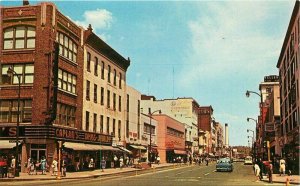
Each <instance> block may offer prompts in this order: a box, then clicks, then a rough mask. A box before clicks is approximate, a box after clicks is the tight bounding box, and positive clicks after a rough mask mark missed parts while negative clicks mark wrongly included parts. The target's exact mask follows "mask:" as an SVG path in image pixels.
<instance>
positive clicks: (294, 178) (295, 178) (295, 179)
mask: <svg viewBox="0 0 300 186" xmlns="http://www.w3.org/2000/svg"><path fill="white" fill-rule="evenodd" d="M287 179H289V182H290V184H296V185H300V176H299V175H291V176H287V175H286V176H280V175H279V174H273V183H286V182H287ZM262 181H265V182H269V178H268V177H267V176H264V178H263V179H262Z"/></svg>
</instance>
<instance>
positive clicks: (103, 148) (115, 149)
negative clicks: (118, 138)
mask: <svg viewBox="0 0 300 186" xmlns="http://www.w3.org/2000/svg"><path fill="white" fill-rule="evenodd" d="M99 150H110V151H121V150H120V149H119V148H117V147H112V146H106V145H100V149H99Z"/></svg>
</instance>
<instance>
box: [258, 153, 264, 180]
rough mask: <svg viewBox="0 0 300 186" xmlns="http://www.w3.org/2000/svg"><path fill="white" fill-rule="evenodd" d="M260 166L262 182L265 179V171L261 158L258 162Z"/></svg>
mask: <svg viewBox="0 0 300 186" xmlns="http://www.w3.org/2000/svg"><path fill="white" fill-rule="evenodd" d="M258 166H259V168H260V173H259V175H260V176H259V177H260V180H261V179H263V170H264V164H263V162H262V160H261V158H260V159H259V160H258Z"/></svg>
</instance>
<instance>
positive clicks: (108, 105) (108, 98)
mask: <svg viewBox="0 0 300 186" xmlns="http://www.w3.org/2000/svg"><path fill="white" fill-rule="evenodd" d="M107 108H110V91H109V90H107Z"/></svg>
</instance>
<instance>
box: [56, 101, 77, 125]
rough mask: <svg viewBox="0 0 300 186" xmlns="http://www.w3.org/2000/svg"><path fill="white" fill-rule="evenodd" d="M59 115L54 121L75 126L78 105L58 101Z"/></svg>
mask: <svg viewBox="0 0 300 186" xmlns="http://www.w3.org/2000/svg"><path fill="white" fill-rule="evenodd" d="M56 113H57V116H56V120H55V121H54V123H56V124H59V125H64V126H69V127H75V113H76V107H73V106H70V105H66V104H62V103H57V112H56Z"/></svg>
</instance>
